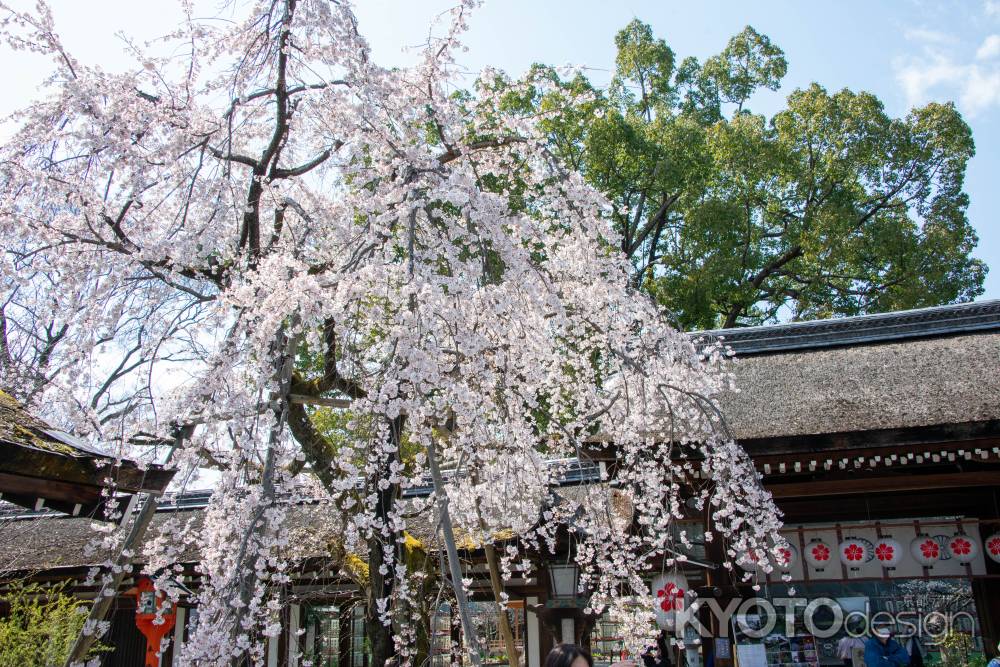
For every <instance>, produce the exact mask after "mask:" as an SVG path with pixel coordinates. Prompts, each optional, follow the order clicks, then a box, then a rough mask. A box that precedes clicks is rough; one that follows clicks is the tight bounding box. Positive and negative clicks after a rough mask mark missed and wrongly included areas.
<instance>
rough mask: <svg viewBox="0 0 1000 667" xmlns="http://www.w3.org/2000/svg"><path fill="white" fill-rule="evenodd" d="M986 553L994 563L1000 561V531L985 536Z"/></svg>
mask: <svg viewBox="0 0 1000 667" xmlns="http://www.w3.org/2000/svg"><path fill="white" fill-rule="evenodd" d="M986 555H987V556H989V557H990V560H992V561H993V562H994V563H1000V533H993V534H992V535H990V536H989V537H987V538H986Z"/></svg>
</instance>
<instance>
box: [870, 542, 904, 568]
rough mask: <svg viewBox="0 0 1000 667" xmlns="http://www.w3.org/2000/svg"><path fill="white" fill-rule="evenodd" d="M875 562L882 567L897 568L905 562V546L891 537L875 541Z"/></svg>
mask: <svg viewBox="0 0 1000 667" xmlns="http://www.w3.org/2000/svg"><path fill="white" fill-rule="evenodd" d="M875 560H876V561H877V562H878V564H879V565H881V566H882V567H896V566H897V565H899V562H900V561H901V560H903V545H902V544H900V543H899V542H897V541H896V540H894V539H892V538H891V537H880V538H879V539H878V540H876V541H875Z"/></svg>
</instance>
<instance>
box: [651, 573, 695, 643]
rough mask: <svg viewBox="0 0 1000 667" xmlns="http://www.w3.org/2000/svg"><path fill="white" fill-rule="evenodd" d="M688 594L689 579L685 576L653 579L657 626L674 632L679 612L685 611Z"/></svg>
mask: <svg viewBox="0 0 1000 667" xmlns="http://www.w3.org/2000/svg"><path fill="white" fill-rule="evenodd" d="M687 592H688V582H687V577H685V576H684V575H683V574H680V573H677V574H661V575H659V576H657V577H655V578H654V579H653V597H654V598H656V607H655V609H654V611H655V612H656V624H657V625H658V626H660V629H661V630H673V628H674V625H675V624H676V619H677V612H679V611H683V610H684V604H685V603H684V596H685V595H687Z"/></svg>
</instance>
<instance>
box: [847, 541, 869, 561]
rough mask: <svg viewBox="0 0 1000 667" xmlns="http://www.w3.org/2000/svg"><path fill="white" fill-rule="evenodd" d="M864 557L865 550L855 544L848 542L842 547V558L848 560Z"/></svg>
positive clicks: (857, 559)
mask: <svg viewBox="0 0 1000 667" xmlns="http://www.w3.org/2000/svg"><path fill="white" fill-rule="evenodd" d="M864 557H865V550H864V549H862V548H861V546H860V545H857V544H848V545H847V546H846V547H844V558H846V559H847V560H849V561H855V562H856V561H859V560H861V559H862V558H864Z"/></svg>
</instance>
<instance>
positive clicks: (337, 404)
mask: <svg viewBox="0 0 1000 667" xmlns="http://www.w3.org/2000/svg"><path fill="white" fill-rule="evenodd" d="M288 400H289V401H290V402H291V403H298V404H299V405H322V406H325V407H328V408H349V407H351V401H350V400H348V399H345V398H319V397H317V396H305V395H304V394H289V396H288Z"/></svg>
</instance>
